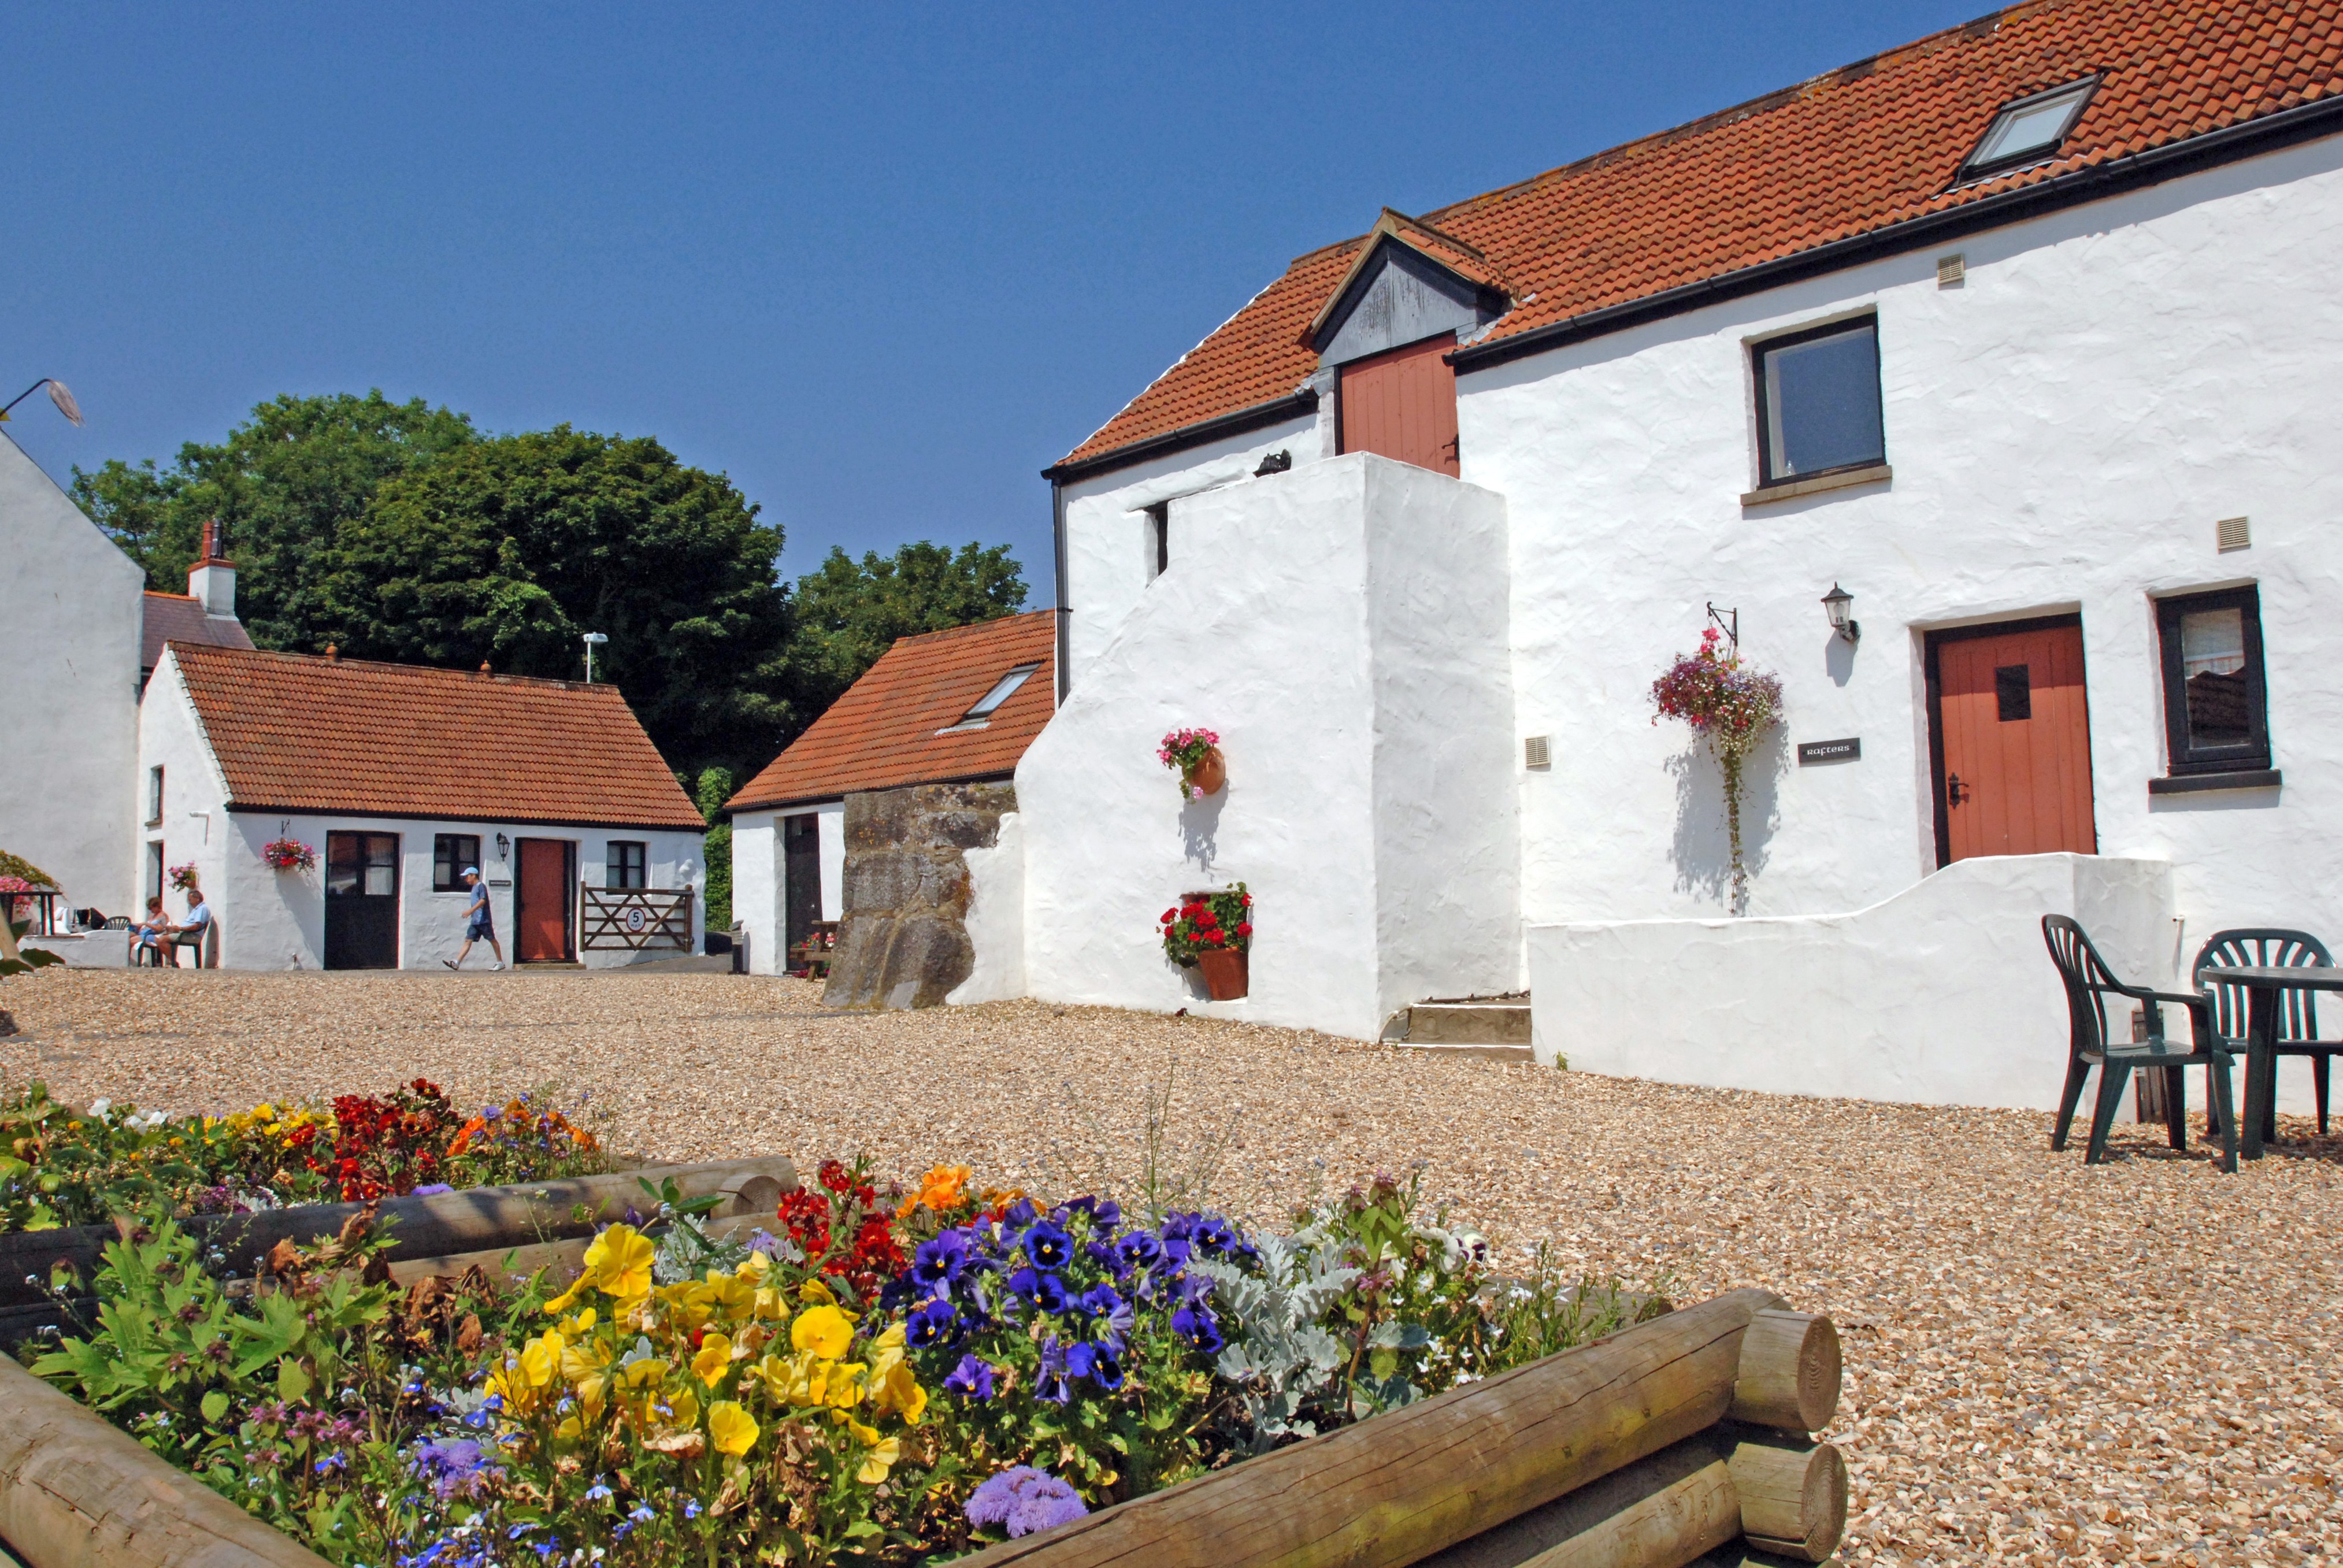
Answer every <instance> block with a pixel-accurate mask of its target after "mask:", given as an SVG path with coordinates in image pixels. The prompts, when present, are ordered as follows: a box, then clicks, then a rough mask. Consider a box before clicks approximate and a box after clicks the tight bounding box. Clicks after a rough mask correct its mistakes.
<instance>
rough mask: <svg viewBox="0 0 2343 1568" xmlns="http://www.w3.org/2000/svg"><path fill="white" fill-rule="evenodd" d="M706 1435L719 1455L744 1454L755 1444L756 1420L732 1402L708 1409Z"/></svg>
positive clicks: (725, 1402) (724, 1401) (718, 1403)
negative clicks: (713, 1442)
mask: <svg viewBox="0 0 2343 1568" xmlns="http://www.w3.org/2000/svg"><path fill="white" fill-rule="evenodd" d="M708 1435H709V1437H710V1438H711V1439H713V1440H714V1441H715V1443H716V1452H719V1453H736V1454H737V1453H746V1452H749V1450H750V1449H751V1448H754V1447H755V1446H756V1444H757V1420H756V1418H755V1417H754V1416H752V1415H750V1414H749V1412H748V1411H747V1410H745V1409H743V1408H742V1407H741V1405H740V1404H739V1402H737V1401H734V1400H729V1399H728V1400H719V1401H718V1402H716V1403H714V1404H712V1405H709V1407H708Z"/></svg>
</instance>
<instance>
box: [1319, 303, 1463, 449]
mask: <svg viewBox="0 0 2343 1568" xmlns="http://www.w3.org/2000/svg"><path fill="white" fill-rule="evenodd" d="M1455 347H1456V335H1455V334H1454V333H1452V332H1443V333H1442V334H1441V335H1440V336H1439V337H1433V338H1430V339H1427V340H1426V341H1424V342H1422V343H1412V344H1410V345H1409V346H1408V347H1405V348H1394V349H1393V350H1392V351H1391V352H1390V353H1388V354H1375V355H1371V356H1369V357H1367V358H1364V359H1361V360H1358V361H1356V362H1354V363H1353V364H1349V365H1345V366H1343V367H1342V396H1341V400H1340V401H1339V403H1338V404H1337V405H1336V408H1335V413H1336V417H1337V418H1338V419H1339V420H1340V422H1341V425H1342V450H1344V451H1345V452H1374V453H1377V454H1380V455H1381V456H1383V457H1393V458H1396V459H1398V460H1399V461H1400V462H1403V463H1413V464H1414V465H1415V466H1416V467H1419V468H1430V469H1431V470H1432V471H1433V473H1436V474H1445V475H1447V476H1448V477H1450V478H1452V479H1453V478H1454V477H1457V475H1458V473H1459V472H1460V468H1459V465H1458V462H1457V454H1456V372H1455V371H1454V370H1453V369H1452V368H1450V367H1449V366H1448V365H1447V364H1446V362H1444V361H1443V359H1442V358H1441V356H1443V355H1444V354H1448V353H1451V352H1453V350H1454V349H1455Z"/></svg>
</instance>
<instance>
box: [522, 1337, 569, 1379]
mask: <svg viewBox="0 0 2343 1568" xmlns="http://www.w3.org/2000/svg"><path fill="white" fill-rule="evenodd" d="M561 1352H562V1338H561V1336H560V1335H559V1334H558V1333H551V1334H544V1335H540V1336H539V1337H538V1338H537V1339H533V1340H531V1341H529V1342H528V1345H527V1347H525V1348H524V1349H523V1350H522V1351H521V1352H520V1374H521V1376H522V1377H524V1378H526V1379H528V1386H529V1387H531V1388H543V1387H544V1386H545V1385H546V1384H547V1383H548V1382H552V1381H553V1374H554V1373H555V1372H558V1371H559V1370H560V1367H561Z"/></svg>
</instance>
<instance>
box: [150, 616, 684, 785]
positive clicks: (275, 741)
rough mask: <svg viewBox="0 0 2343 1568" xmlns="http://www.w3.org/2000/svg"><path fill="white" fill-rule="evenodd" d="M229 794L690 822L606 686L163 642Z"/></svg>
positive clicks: (671, 780) (664, 771) (629, 713)
mask: <svg viewBox="0 0 2343 1568" xmlns="http://www.w3.org/2000/svg"><path fill="white" fill-rule="evenodd" d="M171 654H172V657H173V658H175V659H176V661H177V663H178V667H179V673H180V675H181V677H182V678H184V679H185V680H186V686H187V695H188V696H189V697H190V698H191V699H194V702H195V707H196V717H197V718H198V719H200V720H201V721H202V723H203V727H204V734H205V735H206V738H207V739H209V740H210V742H211V749H212V755H213V756H214V757H216V758H217V759H218V760H219V765H220V770H221V771H222V772H223V773H225V774H226V776H227V790H228V803H229V806H230V807H231V809H238V810H271V811H324V812H337V813H347V814H354V815H355V814H365V815H371V816H383V817H457V818H470V819H487V820H495V821H509V822H577V823H588V824H598V825H608V826H613V827H628V828H677V829H698V828H699V827H700V826H701V819H700V816H699V812H698V811H697V810H695V809H693V807H692V804H691V801H690V799H689V797H687V796H686V795H685V794H684V792H683V787H682V786H681V785H679V784H678V783H677V782H676V781H675V775H674V774H672V773H670V772H669V771H668V767H667V764H666V762H664V761H663V760H661V759H660V757H659V750H658V749H657V748H656V747H654V746H652V744H651V739H650V737H649V736H648V735H646V734H644V733H643V727H642V725H641V724H640V723H639V722H638V721H637V720H636V719H635V715H634V710H633V709H630V708H628V706H627V700H626V699H625V698H623V697H621V696H619V695H618V688H617V687H615V686H602V685H595V686H587V685H584V684H582V683H580V682H576V681H568V680H532V679H528V678H523V677H520V676H513V675H479V674H475V673H472V672H469V671H466V670H460V669H432V668H425V667H424V666H421V665H412V664H376V663H373V662H370V661H368V660H365V659H356V658H343V659H333V658H317V657H316V656H314V655H311V654H304V653H259V652H255V651H252V650H249V649H245V648H206V647H201V646H197V645H194V644H190V643H184V642H175V643H173V644H172V645H171Z"/></svg>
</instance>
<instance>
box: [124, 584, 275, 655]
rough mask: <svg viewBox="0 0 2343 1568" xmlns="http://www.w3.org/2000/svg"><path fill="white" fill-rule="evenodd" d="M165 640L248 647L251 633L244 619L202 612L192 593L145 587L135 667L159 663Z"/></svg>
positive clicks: (222, 646) (250, 641) (197, 600)
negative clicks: (164, 591) (163, 590)
mask: <svg viewBox="0 0 2343 1568" xmlns="http://www.w3.org/2000/svg"><path fill="white" fill-rule="evenodd" d="M166 642H200V643H209V644H211V645H212V646H214V647H216V648H250V647H251V646H252V634H251V633H250V632H247V631H246V630H245V629H244V622H242V621H240V620H235V619H231V618H229V617H226V616H224V615H222V616H211V615H206V614H205V613H204V606H203V601H202V600H201V599H198V598H195V597H194V596H193V595H192V594H183V593H156V592H155V591H154V590H153V589H151V588H150V589H148V590H147V593H146V598H145V599H144V600H143V601H141V605H140V613H139V618H138V668H141V669H152V668H155V667H156V665H158V664H160V663H162V662H163V645H164V644H165V643H166Z"/></svg>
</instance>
